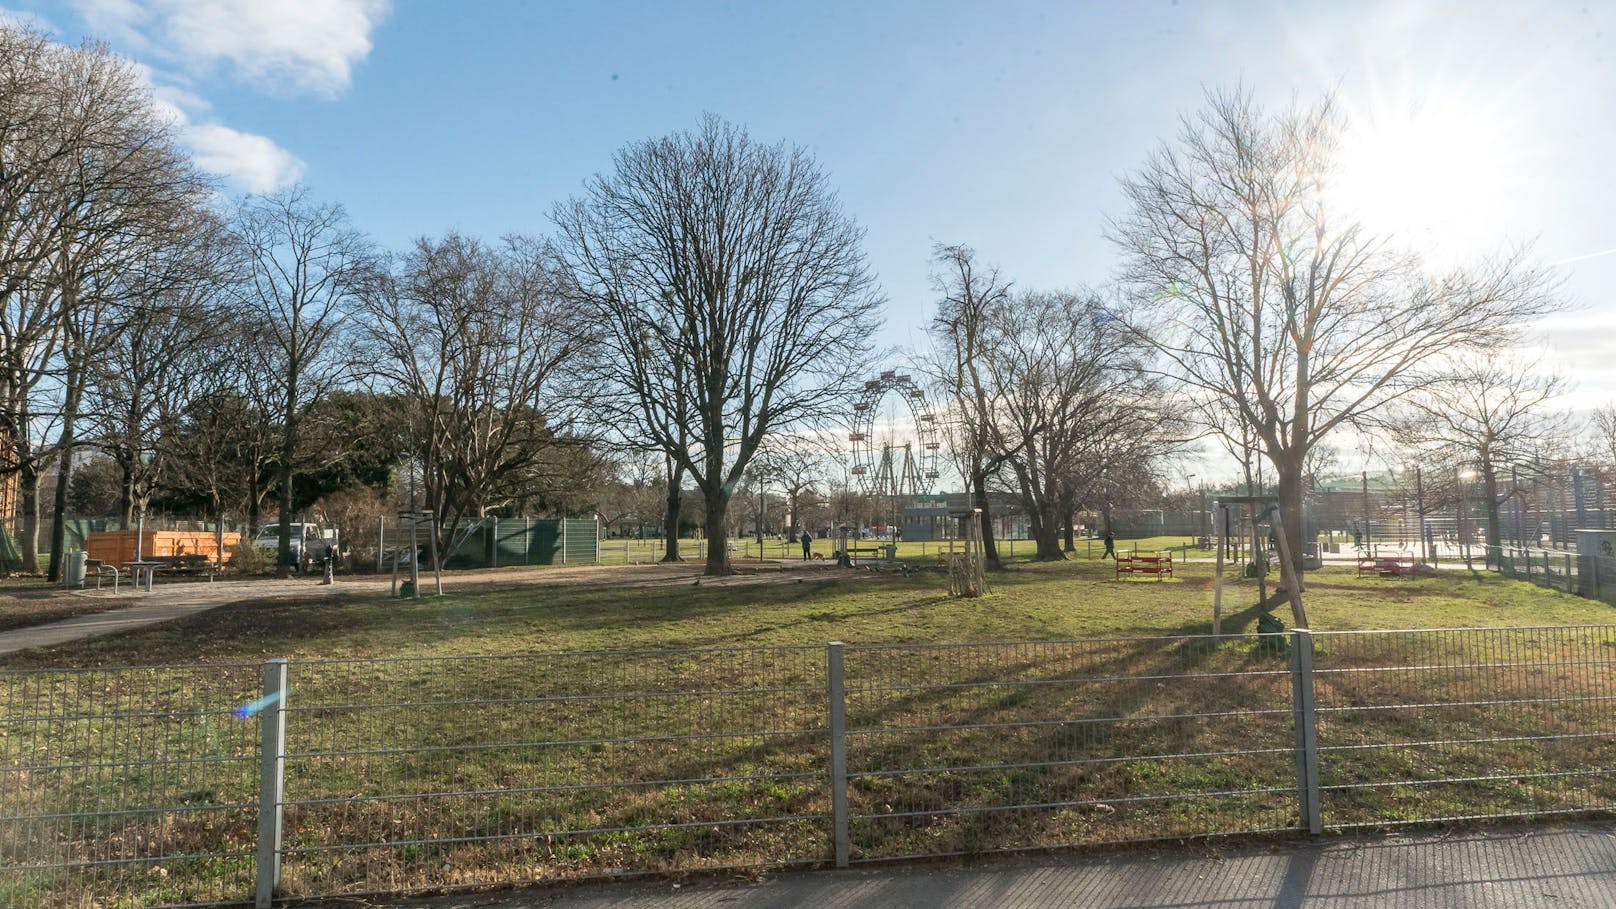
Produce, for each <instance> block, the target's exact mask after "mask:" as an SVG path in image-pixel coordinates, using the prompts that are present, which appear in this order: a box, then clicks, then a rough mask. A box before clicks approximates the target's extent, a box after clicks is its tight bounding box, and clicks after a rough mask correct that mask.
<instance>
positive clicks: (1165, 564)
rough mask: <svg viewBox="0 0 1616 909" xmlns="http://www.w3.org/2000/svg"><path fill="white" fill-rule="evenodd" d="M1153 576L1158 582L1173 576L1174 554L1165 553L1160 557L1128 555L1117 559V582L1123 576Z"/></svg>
mask: <svg viewBox="0 0 1616 909" xmlns="http://www.w3.org/2000/svg"><path fill="white" fill-rule="evenodd" d="M1136 574H1153V575H1155V576H1156V580H1158V581H1159V580H1161V579H1162V578H1170V577H1172V576H1173V554H1172V553H1171V552H1168V551H1165V550H1164V551H1163V552H1162V553H1161V554H1160V555H1153V556H1142V555H1126V556H1118V557H1117V578H1116V579H1117V580H1119V581H1120V580H1122V576H1123V575H1136Z"/></svg>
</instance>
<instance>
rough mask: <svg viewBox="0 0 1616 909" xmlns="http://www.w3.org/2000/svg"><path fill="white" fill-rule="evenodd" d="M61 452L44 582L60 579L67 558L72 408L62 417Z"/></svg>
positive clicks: (71, 461) (71, 462)
mask: <svg viewBox="0 0 1616 909" xmlns="http://www.w3.org/2000/svg"><path fill="white" fill-rule="evenodd" d="M61 444H62V452H61V454H60V455H58V456H57V459H56V495H55V496H54V497H53V500H52V502H51V538H50V569H49V573H48V574H47V575H46V580H49V581H60V580H61V579H62V561H63V560H64V559H66V558H67V484H68V481H69V480H70V479H71V478H72V471H73V408H72V407H68V408H66V410H65V411H64V412H63V416H62V440H61Z"/></svg>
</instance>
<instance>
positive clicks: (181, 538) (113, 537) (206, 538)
mask: <svg viewBox="0 0 1616 909" xmlns="http://www.w3.org/2000/svg"><path fill="white" fill-rule="evenodd" d="M217 542H218V540H217V539H216V538H215V536H214V533H213V531H211V530H147V531H145V532H144V533H142V534H141V541H140V554H141V556H142V557H144V558H153V557H162V556H180V555H203V556H207V557H208V558H209V559H214V558H216V553H217V548H216V545H215V544H216V543H217ZM240 545H241V534H239V533H234V532H227V533H225V535H224V559H223V560H224V561H229V559H230V554H231V553H232V552H234V551H235V548H236V547H237V546H240ZM84 552H85V554H86V555H88V556H89V557H90V558H92V559H100V560H101V561H103V562H111V563H113V564H116V565H122V564H124V563H125V562H133V561H134V560H135V532H134V531H133V530H98V531H95V532H93V533H91V534H89V535H87V536H86V537H85V538H84Z"/></svg>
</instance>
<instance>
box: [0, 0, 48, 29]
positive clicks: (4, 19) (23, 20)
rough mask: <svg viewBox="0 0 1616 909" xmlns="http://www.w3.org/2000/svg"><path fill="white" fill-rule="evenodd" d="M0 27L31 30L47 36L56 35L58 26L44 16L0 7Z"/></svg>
mask: <svg viewBox="0 0 1616 909" xmlns="http://www.w3.org/2000/svg"><path fill="white" fill-rule="evenodd" d="M0 25H10V26H14V27H20V28H31V29H33V30H34V31H36V32H44V33H45V34H47V35H54V34H56V26H55V25H53V24H51V22H50V20H49V19H46V18H45V17H44V16H41V15H39V14H38V13H30V12H27V11H25V10H16V9H7V8H6V7H4V6H0Z"/></svg>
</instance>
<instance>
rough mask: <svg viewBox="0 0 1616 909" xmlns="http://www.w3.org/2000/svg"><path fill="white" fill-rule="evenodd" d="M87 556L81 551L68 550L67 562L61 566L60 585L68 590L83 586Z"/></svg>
mask: <svg viewBox="0 0 1616 909" xmlns="http://www.w3.org/2000/svg"><path fill="white" fill-rule="evenodd" d="M88 559H89V554H88V553H86V552H85V551H84V550H82V549H69V550H68V551H67V561H66V562H65V563H63V565H62V585H63V586H64V587H67V588H69V589H76V588H79V587H83V586H84V569H85V562H86V561H87V560H88Z"/></svg>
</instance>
